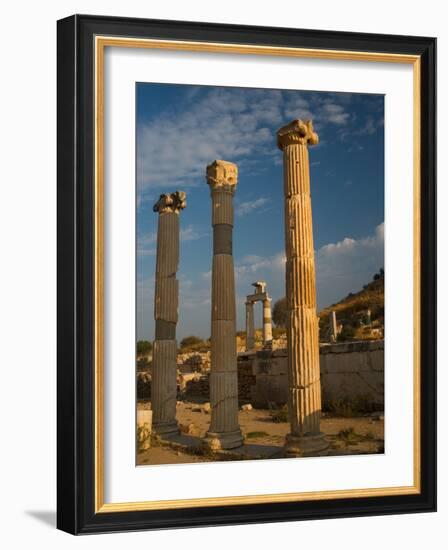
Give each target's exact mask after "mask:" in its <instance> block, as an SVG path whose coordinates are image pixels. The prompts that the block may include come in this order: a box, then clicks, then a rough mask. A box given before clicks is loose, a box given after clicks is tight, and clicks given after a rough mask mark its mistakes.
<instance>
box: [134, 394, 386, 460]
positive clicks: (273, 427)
mask: <svg viewBox="0 0 448 550" xmlns="http://www.w3.org/2000/svg"><path fill="white" fill-rule="evenodd" d="M149 407H150V404H149V402H139V403H138V408H139V409H146V408H149ZM177 419H178V421H179V425H180V428H181V433H182V437H183V439H184V440H185V441H187V443H184V444H180V445H175V446H174V448H173V447H172V446H168V445H166V443H164V442H162V441H161V440H160V439H159V438H157V437H153V438H152V443H151V448H150V449H148V450H147V451H142V452H139V453H138V455H137V464H138V465H150V464H151V465H154V464H185V463H192V462H209V461H216V460H236V459H238V458H236V457H235V456H225V455H224V456H216V455H213V454H210V453H207V452H203V451H202V450H201V447H200V445H199V443H200V438H203V437H204V435H205V433H206V431H207V429H208V427H209V424H210V413H209V412H208V411H207V406H204V405H201V404H197V403H190V402H181V401H179V402H178V404H177ZM239 421H240V426H241V430H242V432H243V434H244V436H245V444H246V445H247V446H248V447H251V448H253V449H256V448H257V449H269V450H270V451H274V452H275V451H277V449H278V454H277V455H275V456H274V455H273V456H272V458H276V457H278V458H280V457H281V450H282V447H283V443H284V439H285V436H286V434H287V433H288V431H289V424H288V422H284V421H283V422H274V421H273V420H272V411H269V410H261V409H252V410H248V411H240V413H239ZM321 430H322V431H323V432H324V433H325V435H326V436H327V439H328V440H329V442H330V447H329V450H328V453H327V454H328V455H332V456H337V455H347V454H351V455H352V454H373V453H382V452H384V419H383V416H382V415H373V416H370V415H369V416H356V417H349V418H342V417H333V416H330V415H325V413H324V416H323V418H322V421H321ZM188 442H193V445H191V444H189V443H188ZM198 445H199V446H198ZM271 454H272V452H271ZM246 458H252V459H254V458H267V456H264V457H262V456H247V457H246ZM240 459H242V458H240Z"/></svg>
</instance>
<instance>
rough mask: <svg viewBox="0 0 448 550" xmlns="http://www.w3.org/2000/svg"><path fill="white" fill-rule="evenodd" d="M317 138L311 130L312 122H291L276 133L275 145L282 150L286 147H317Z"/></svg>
mask: <svg viewBox="0 0 448 550" xmlns="http://www.w3.org/2000/svg"><path fill="white" fill-rule="evenodd" d="M318 143H319V136H318V135H317V134H316V132H315V131H314V128H313V121H312V120H307V121H305V122H304V121H303V120H300V119H296V120H293V121H292V122H290V123H289V124H287V125H286V126H283V127H282V128H280V130H278V131H277V145H278V147H279V149H282V150H283V149H284V148H285V147H287V146H288V145H317V144H318Z"/></svg>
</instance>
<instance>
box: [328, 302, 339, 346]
mask: <svg viewBox="0 0 448 550" xmlns="http://www.w3.org/2000/svg"><path fill="white" fill-rule="evenodd" d="M337 339H338V323H337V320H336V311H334V309H333V310H331V312H330V340H331V341H332V342H336V340H337Z"/></svg>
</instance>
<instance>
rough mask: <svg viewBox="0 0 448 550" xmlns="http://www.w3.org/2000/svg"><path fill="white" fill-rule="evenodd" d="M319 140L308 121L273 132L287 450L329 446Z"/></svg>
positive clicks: (312, 451)
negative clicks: (324, 414) (279, 203)
mask: <svg viewBox="0 0 448 550" xmlns="http://www.w3.org/2000/svg"><path fill="white" fill-rule="evenodd" d="M318 142H319V138H318V135H317V134H316V133H315V132H314V130H313V124H312V122H311V121H307V122H303V121H301V120H294V121H293V122H291V123H290V124H288V125H287V126H284V127H283V128H280V130H278V132H277V144H278V146H279V148H280V149H281V150H282V151H283V167H284V195H285V249H286V300H287V326H286V334H287V342H288V382H289V390H288V394H289V395H288V413H289V421H290V424H291V433H289V434H288V435H287V436H286V442H285V452H286V455H287V456H304V455H313V454H316V453H318V452H320V451H323V450H324V449H326V448H327V447H328V442H327V441H326V439H325V437H324V434H322V433H321V431H320V417H321V388H320V368H319V335H318V325H317V315H316V287H315V280H316V275H315V267H314V245H313V224H312V213H311V196H310V173H309V159H308V145H315V144H317V143H318Z"/></svg>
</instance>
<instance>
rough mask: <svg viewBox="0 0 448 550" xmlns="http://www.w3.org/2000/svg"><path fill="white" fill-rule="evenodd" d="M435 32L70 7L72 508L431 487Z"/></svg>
mask: <svg viewBox="0 0 448 550" xmlns="http://www.w3.org/2000/svg"><path fill="white" fill-rule="evenodd" d="M435 49H436V41H435V39H433V38H423V37H404V36H385V35H366V34H356V33H344V32H333V31H316V30H296V29H280V28H276V29H274V28H262V27H246V26H233V25H217V24H206V23H189V22H175V21H157V20H139V19H126V18H111V17H96V16H87V15H85V16H84V15H76V16H72V17H69V18H67V19H63V20H61V21H59V22H58V527H59V528H60V529H62V530H65V531H67V532H70V533H73V534H81V533H95V532H108V531H123V530H136V529H156V528H166V527H186V526H202V525H226V524H236V523H248V522H267V521H288V520H298V519H314V518H332V517H347V516H360V515H373V514H392V513H406V512H409V513H410V512H424V511H433V510H435V501H436V494H435V493H436V489H435V487H436V485H435V479H436V464H435V460H436V458H435V457H436V453H435V422H436V418H435V405H436V404H435V400H436V393H435V364H436V358H435V338H436V336H435V335H436V310H435V289H436V286H435V277H436V257H435V254H436V252H435V251H436V235H435V150H436V149H435Z"/></svg>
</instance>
